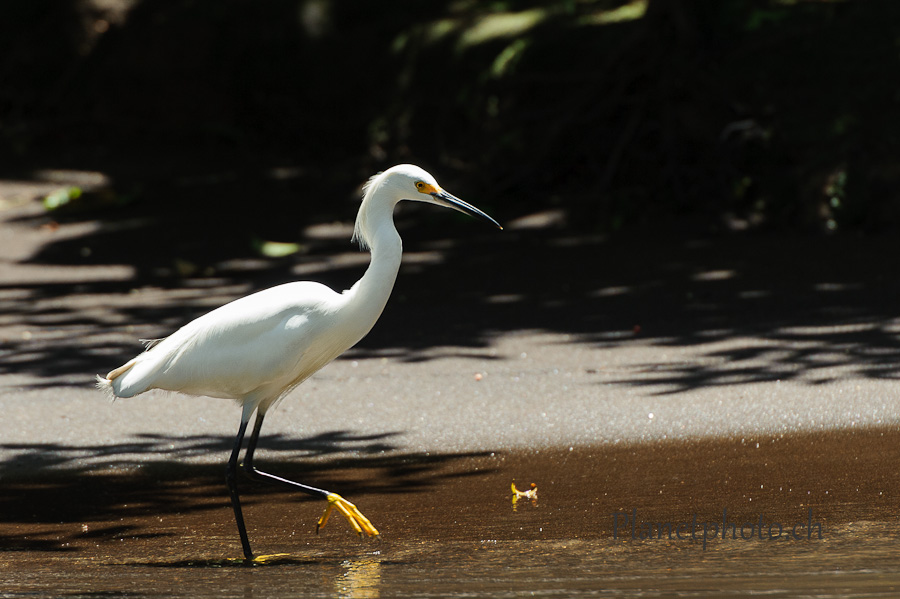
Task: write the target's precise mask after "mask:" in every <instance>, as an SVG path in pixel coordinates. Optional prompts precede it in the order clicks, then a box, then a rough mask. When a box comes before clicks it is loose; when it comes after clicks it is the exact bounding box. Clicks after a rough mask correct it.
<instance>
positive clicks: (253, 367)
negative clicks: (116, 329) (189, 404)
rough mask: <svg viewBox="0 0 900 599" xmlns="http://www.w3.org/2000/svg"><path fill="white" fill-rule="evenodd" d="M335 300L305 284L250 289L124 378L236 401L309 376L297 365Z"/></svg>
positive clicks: (178, 335) (140, 361)
mask: <svg viewBox="0 0 900 599" xmlns="http://www.w3.org/2000/svg"><path fill="white" fill-rule="evenodd" d="M339 301H341V300H340V295H339V294H337V293H335V292H334V291H332V290H330V289H328V288H327V287H325V286H323V285H319V284H317V283H309V282H300V283H288V284H286V285H280V286H278V287H273V288H271V289H267V290H264V291H260V292H258V293H254V294H252V295H249V296H246V297H244V298H241V299H238V300H235V301H233V302H231V303H229V304H226V305H224V306H222V307H220V308H218V309H216V310H213V311H212V312H209V313H208V314H205V315H203V316H201V317H200V318H197V319H196V320H194V321H192V322H190V323H188V324H187V325H185V326H184V327H182V328H181V329H179V330H178V331H176V332H175V333H174V334H172V335H171V336H169V337H167V338H166V339H164V340H162V341H160V342H159V343H158V344H155V345H154V346H153V347H152V348H151V349H150V350H149V351H147V352H145V353H144V354H141V356H138V358H137V360H138V363H137V364H136V365H135V367H134V368H132V369H131V370H130V371H129V372H128V373H126V374H125V375H124V376H129V375H131V374H132V372H133V373H134V374H133V375H132V376H144V377H145V378H146V380H144V381H143V382H144V383H146V387H145V388H147V389H149V388H159V389H167V390H170V391H180V392H183V393H188V394H192V395H209V396H212V397H227V398H233V399H241V398H244V397H246V396H248V395H250V394H253V393H262V392H263V391H266V392H268V393H271V392H274V391H273V390H274V389H278V388H279V387H283V388H287V387H288V386H290V384H291V382H292V381H294V380H295V379H297V378H298V376H300V375H303V374H305V376H309V374H312V372H309V373H298V370H301V369H302V368H303V363H304V357H305V356H306V354H307V350H308V349H309V347H310V345H311V344H312V342H313V341H314V340H315V339H317V338H318V337H319V336H320V335H321V332H322V331H323V330H327V329H328V326H329V315H330V314H331V313H332V312H333V310H334V308H335V304H336V302H339ZM332 358H333V357H332ZM329 361H330V358H329ZM319 367H321V366H319ZM316 369H318V368H316ZM313 372H314V370H313ZM305 376H304V377H302V378H305ZM302 378H301V380H302Z"/></svg>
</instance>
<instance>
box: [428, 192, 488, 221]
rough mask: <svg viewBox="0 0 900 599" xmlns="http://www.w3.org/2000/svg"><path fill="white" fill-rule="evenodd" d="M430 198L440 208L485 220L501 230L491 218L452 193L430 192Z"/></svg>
mask: <svg viewBox="0 0 900 599" xmlns="http://www.w3.org/2000/svg"><path fill="white" fill-rule="evenodd" d="M430 195H431V197H433V198H434V199H435V200H436V201H437V202H436V203H438V204H440V205H441V206H446V207H447V208H453V209H454V210H457V211H459V212H462V213H463V214H468V215H469V216H474V217H475V218H480V219H482V220H486V221H488V222H489V223H491V224H493V225H494V226H495V227H497V228H498V229H502V228H503V227H502V226H501V225H500V223H498V222H497V221H495V220H494V219H493V218H491V217H490V216H488V215H487V214H485V213H484V212H482V211H481V210H479V209H478V208H476V207H475V206H473V205H472V204H470V203H468V202H464V201H462V200H461V199H459V198H458V197H456V196H455V195H453V194H452V193H447V192H446V191H444V190H443V189H439V190H438V191H433V192H431V194H430Z"/></svg>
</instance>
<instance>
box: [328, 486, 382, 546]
mask: <svg viewBox="0 0 900 599" xmlns="http://www.w3.org/2000/svg"><path fill="white" fill-rule="evenodd" d="M326 499H328V507H327V508H325V513H324V514H322V517H321V518H319V521H318V522H317V523H316V534H318V533H319V529H320V528H322V527H323V526H325V524H327V523H328V517H329V516H330V515H331V511H332V510H334V509H336V510H337V511H339V512H340V513H342V514H343V515H344V517H345V518H346V519H347V521H348V522H350V526H352V527H353V529H354V530H355V531H356V533H357V534H358V535H359V536H362V535H363V533H364V532H365V533H366V534H367V535H369V536H370V537H377V536H378V530H376V529H375V527H374V526H372V523H371V522H369V519H368V518H366V517H365V516H363V515H362V512H360V511H359V510H358V509H356V506H355V505H353V504H352V503H350V502H349V501H347V500H346V499H344V498H343V497H341V496H340V495H338V494H337V493H329V494H328V497H327V498H326Z"/></svg>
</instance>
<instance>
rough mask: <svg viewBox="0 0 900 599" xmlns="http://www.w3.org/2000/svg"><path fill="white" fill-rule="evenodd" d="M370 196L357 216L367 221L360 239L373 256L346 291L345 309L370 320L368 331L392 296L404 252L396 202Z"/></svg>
mask: <svg viewBox="0 0 900 599" xmlns="http://www.w3.org/2000/svg"><path fill="white" fill-rule="evenodd" d="M370 199H372V198H367V201H364V203H363V205H362V206H361V207H360V214H359V216H358V217H357V218H358V219H360V222H362V223H364V224H365V228H364V229H363V230H362V231H360V233H361V239H360V241H361V242H362V243H363V244H364V245H368V246H369V248H370V249H371V251H372V258H371V261H370V262H369V268H368V269H366V272H365V274H364V275H363V277H362V278H361V279H360V280H359V281H357V282H356V284H355V285H354V286H353V287H351V288H350V289H349V290H347V291H346V292H345V293H346V294H347V296H348V301H347V305H346V309H347V310H348V311H349V312H352V313H354V314H355V315H356V316H357V317H358V319H359V320H358V321H357V322H360V323H367V325H368V328H367V329H366V331H365V332H368V330H369V328H371V327H372V325H374V324H375V321H376V320H378V317H379V316H381V312H382V310H384V306H385V305H386V304H387V301H388V298H390V296H391V291H392V290H393V288H394V281H396V279H397V272H398V271H399V270H400V259H401V257H402V255H403V244H402V242H401V240H400V234H399V233H397V229H396V227H394V216H393V211H394V204H395V202H372V201H368V200H370ZM363 334H365V333H363Z"/></svg>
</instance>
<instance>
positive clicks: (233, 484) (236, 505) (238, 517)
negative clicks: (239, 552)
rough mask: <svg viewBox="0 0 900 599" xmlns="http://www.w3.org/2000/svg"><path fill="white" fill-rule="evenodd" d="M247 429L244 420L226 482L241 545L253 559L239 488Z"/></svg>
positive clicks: (249, 557) (246, 556)
mask: <svg viewBox="0 0 900 599" xmlns="http://www.w3.org/2000/svg"><path fill="white" fill-rule="evenodd" d="M246 431H247V421H246V420H242V421H241V426H240V428H239V429H238V434H237V437H236V438H235V440H234V449H232V450H231V458H230V459H229V460H228V469H227V470H226V471H225V484H227V485H228V493H229V494H230V495H231V507H232V509H233V510H234V519H235V521H236V522H237V527H238V533H239V534H240V535H241V547H243V549H244V557H245V558H247V559H253V552H252V551H251V550H250V540H249V539H248V538H247V527H246V526H244V514H243V513H242V512H241V498H240V497H239V496H238V489H237V464H238V456H239V455H240V453H241V445H242V444H243V441H244V433H245V432H246Z"/></svg>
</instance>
